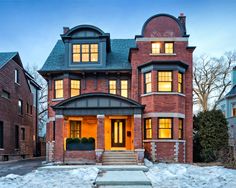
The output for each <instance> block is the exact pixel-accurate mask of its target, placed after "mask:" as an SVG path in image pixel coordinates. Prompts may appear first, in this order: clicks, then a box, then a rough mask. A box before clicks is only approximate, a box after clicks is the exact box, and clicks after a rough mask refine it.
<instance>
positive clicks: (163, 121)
mask: <svg viewBox="0 0 236 188" xmlns="http://www.w3.org/2000/svg"><path fill="white" fill-rule="evenodd" d="M172 121H173V120H172V118H159V128H158V138H163V139H171V138H172V137H173V125H172V123H173V122H172Z"/></svg>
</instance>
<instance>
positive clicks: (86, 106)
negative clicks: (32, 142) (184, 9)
mask: <svg viewBox="0 0 236 188" xmlns="http://www.w3.org/2000/svg"><path fill="white" fill-rule="evenodd" d="M136 21H137V20H136ZM124 27H125V26H124ZM188 38H189V35H187V34H186V28H185V16H184V15H183V14H181V15H180V16H179V17H178V18H175V17H173V16H171V15H168V14H157V15H155V16H152V17H151V18H149V19H148V20H147V21H146V22H145V23H144V25H143V28H142V32H141V35H138V36H135V39H110V34H109V33H104V32H103V31H102V30H101V29H99V28H97V27H95V26H91V25H79V26H76V27H74V28H72V29H69V28H64V33H63V34H62V35H61V40H58V42H57V43H56V45H55V47H54V48H53V50H52V52H51V53H50V55H49V57H48V58H47V60H46V62H45V64H44V65H43V67H42V69H41V70H39V73H40V74H41V75H42V76H43V77H44V78H45V79H46V80H47V81H48V103H49V107H48V123H47V136H46V137H47V157H48V160H49V161H56V162H64V163H69V162H81V163H83V162H84V163H88V162H91V163H94V162H97V163H104V164H120V163H122V162H123V163H124V164H130V163H131V162H132V163H136V162H143V158H144V155H145V156H146V157H148V158H150V159H152V160H153V161H176V162H177V161H178V162H192V126H193V125H192V124H193V119H192V117H193V112H192V106H193V103H192V53H193V51H194V49H195V47H190V46H188ZM83 137H87V138H88V137H93V138H94V139H95V143H96V144H95V149H92V147H91V148H89V149H88V148H87V149H84V148H83V146H82V145H83V144H79V143H77V146H75V148H73V147H72V144H71V142H72V143H74V144H75V145H76V142H78V140H76V139H73V138H83ZM68 138H72V139H68ZM81 142H83V143H84V142H86V139H81ZM82 150H83V151H82ZM84 150H85V151H84ZM118 151H119V152H118ZM144 151H145V152H144ZM132 156H133V157H134V160H133V159H132V160H131V159H130V158H132ZM122 157H123V159H122V160H121V158H122ZM129 160H130V161H129Z"/></svg>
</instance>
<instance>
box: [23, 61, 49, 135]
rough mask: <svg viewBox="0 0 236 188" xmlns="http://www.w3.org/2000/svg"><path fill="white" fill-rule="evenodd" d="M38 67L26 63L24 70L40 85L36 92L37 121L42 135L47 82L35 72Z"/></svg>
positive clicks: (44, 124) (45, 113) (44, 121)
mask: <svg viewBox="0 0 236 188" xmlns="http://www.w3.org/2000/svg"><path fill="white" fill-rule="evenodd" d="M37 70H38V67H37V66H36V65H33V66H32V65H29V64H28V65H27V66H26V71H27V72H29V73H30V74H31V75H32V76H33V77H34V80H35V81H36V82H37V83H38V84H39V85H40V86H41V87H42V88H41V90H40V91H39V93H38V101H39V104H38V105H39V106H38V121H39V122H38V123H39V132H40V134H41V135H42V131H43V129H44V128H45V126H46V122H47V82H46V81H45V80H44V79H43V77H42V76H41V75H40V74H39V73H38V72H37Z"/></svg>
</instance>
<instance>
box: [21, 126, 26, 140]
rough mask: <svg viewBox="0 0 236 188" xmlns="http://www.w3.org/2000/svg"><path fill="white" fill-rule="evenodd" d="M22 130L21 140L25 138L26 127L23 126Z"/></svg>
mask: <svg viewBox="0 0 236 188" xmlns="http://www.w3.org/2000/svg"><path fill="white" fill-rule="evenodd" d="M20 132H21V140H25V128H24V127H21V128H20Z"/></svg>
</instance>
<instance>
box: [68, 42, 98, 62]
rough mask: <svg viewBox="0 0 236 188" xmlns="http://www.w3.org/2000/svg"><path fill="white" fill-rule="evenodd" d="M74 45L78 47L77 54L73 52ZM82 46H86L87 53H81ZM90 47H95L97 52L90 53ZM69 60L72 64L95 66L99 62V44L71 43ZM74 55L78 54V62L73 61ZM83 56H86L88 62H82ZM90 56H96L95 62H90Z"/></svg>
mask: <svg viewBox="0 0 236 188" xmlns="http://www.w3.org/2000/svg"><path fill="white" fill-rule="evenodd" d="M74 45H79V49H80V51H79V52H74ZM83 45H88V52H83V51H82V50H83V48H82V47H83ZM92 45H97V52H92ZM71 54H72V55H71V59H72V64H78V63H80V64H87V63H91V64H95V63H98V62H99V43H98V42H97V43H73V44H72V47H71ZM74 54H79V56H80V57H79V58H80V60H79V61H74ZM83 54H88V61H83ZM92 54H97V61H92V58H91V57H92Z"/></svg>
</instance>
